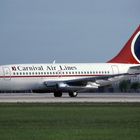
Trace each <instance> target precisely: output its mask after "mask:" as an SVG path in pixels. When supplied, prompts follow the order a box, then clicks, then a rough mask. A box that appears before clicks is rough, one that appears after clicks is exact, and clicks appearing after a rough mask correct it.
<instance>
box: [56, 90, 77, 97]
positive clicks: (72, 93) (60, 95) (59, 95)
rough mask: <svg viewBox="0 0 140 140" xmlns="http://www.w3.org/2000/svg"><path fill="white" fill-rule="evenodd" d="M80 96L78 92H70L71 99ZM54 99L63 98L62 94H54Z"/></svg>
mask: <svg viewBox="0 0 140 140" xmlns="http://www.w3.org/2000/svg"><path fill="white" fill-rule="evenodd" d="M77 95H78V93H77V92H69V96H70V97H76V96H77ZM54 97H62V92H60V91H58V92H54Z"/></svg>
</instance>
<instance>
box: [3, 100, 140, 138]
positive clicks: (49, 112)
mask: <svg viewBox="0 0 140 140" xmlns="http://www.w3.org/2000/svg"><path fill="white" fill-rule="evenodd" d="M94 139H95V140H139V139H140V104H93V103H85V104H84V103H83V104H74V103H73V104H0V140H94Z"/></svg>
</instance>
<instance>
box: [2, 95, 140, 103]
mask: <svg viewBox="0 0 140 140" xmlns="http://www.w3.org/2000/svg"><path fill="white" fill-rule="evenodd" d="M0 102H1V103H24V102H25V103H71V102H73V103H82V102H95V103H111V102H116V103H117V102H118V103H119V102H132V103H133V102H140V93H79V94H78V96H77V97H76V98H70V97H69V96H68V94H63V97H61V98H55V97H53V94H49V93H45V94H34V93H0Z"/></svg>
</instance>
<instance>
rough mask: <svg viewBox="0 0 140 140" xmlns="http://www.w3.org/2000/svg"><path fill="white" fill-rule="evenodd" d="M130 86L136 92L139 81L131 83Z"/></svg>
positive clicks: (139, 85)
mask: <svg viewBox="0 0 140 140" xmlns="http://www.w3.org/2000/svg"><path fill="white" fill-rule="evenodd" d="M130 88H131V89H133V90H134V91H135V92H137V90H138V89H139V88H140V84H139V82H134V83H132V84H131V87H130Z"/></svg>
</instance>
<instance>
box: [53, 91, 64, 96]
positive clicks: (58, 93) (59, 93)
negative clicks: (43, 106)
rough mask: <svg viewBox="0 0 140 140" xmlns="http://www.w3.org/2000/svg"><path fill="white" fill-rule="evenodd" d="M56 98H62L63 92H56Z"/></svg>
mask: <svg viewBox="0 0 140 140" xmlns="http://www.w3.org/2000/svg"><path fill="white" fill-rule="evenodd" d="M54 97H62V92H54Z"/></svg>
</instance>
